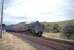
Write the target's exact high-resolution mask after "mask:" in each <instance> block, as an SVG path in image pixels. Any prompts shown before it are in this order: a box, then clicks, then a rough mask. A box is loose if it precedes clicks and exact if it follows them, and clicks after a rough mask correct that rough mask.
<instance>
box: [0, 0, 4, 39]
mask: <svg viewBox="0 0 74 50" xmlns="http://www.w3.org/2000/svg"><path fill="white" fill-rule="evenodd" d="M3 8H4V0H2V2H1V19H0V20H1V22H0V24H1V29H0V38H2V29H3V28H2V24H3Z"/></svg>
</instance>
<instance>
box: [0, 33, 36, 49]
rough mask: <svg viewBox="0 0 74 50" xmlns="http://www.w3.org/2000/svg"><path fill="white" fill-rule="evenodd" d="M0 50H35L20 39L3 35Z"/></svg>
mask: <svg viewBox="0 0 74 50" xmlns="http://www.w3.org/2000/svg"><path fill="white" fill-rule="evenodd" d="M0 50H36V49H35V48H34V47H32V46H31V45H30V44H29V43H27V42H24V41H22V40H21V39H20V38H18V37H16V36H14V35H12V34H9V33H5V34H4V35H3V38H2V39H0Z"/></svg>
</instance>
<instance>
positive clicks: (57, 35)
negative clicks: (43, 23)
mask: <svg viewBox="0 0 74 50" xmlns="http://www.w3.org/2000/svg"><path fill="white" fill-rule="evenodd" d="M43 36H44V37H47V38H53V39H61V40H67V41H74V36H73V37H71V38H72V39H67V37H66V36H65V35H64V34H62V33H46V32H44V34H43Z"/></svg>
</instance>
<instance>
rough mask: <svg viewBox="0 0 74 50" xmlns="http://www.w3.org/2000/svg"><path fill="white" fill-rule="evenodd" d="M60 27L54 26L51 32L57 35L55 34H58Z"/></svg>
mask: <svg viewBox="0 0 74 50" xmlns="http://www.w3.org/2000/svg"><path fill="white" fill-rule="evenodd" d="M59 28H60V26H59V25H58V24H54V26H53V32H55V33H57V32H60V29H59Z"/></svg>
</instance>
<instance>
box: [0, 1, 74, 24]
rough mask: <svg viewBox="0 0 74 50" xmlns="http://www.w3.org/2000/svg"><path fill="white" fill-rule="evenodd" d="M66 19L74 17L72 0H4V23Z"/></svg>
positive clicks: (73, 2)
mask: <svg viewBox="0 0 74 50" xmlns="http://www.w3.org/2000/svg"><path fill="white" fill-rule="evenodd" d="M0 1H1V0H0ZM0 3H1V2H0ZM0 6H1V4H0ZM68 19H74V0H5V4H4V23H6V24H16V23H18V22H22V21H24V22H28V23H29V22H32V21H37V20H38V21H41V22H42V21H48V22H55V21H63V20H68Z"/></svg>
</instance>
